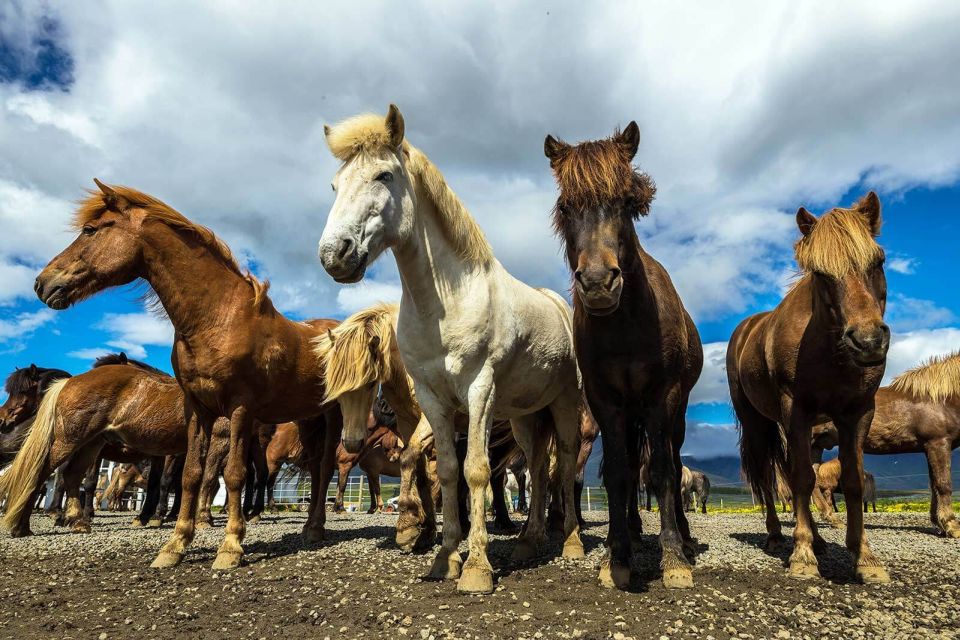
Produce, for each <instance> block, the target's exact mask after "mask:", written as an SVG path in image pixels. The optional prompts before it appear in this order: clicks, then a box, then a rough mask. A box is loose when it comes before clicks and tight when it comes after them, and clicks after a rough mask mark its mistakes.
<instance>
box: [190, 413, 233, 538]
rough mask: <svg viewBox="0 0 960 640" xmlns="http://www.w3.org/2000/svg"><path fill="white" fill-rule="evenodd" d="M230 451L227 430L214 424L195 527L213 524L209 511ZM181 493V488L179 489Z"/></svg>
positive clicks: (204, 466)
mask: <svg viewBox="0 0 960 640" xmlns="http://www.w3.org/2000/svg"><path fill="white" fill-rule="evenodd" d="M229 451H230V435H229V431H228V430H225V429H223V428H222V427H221V426H220V425H215V426H214V428H213V433H212V434H211V440H210V446H209V448H208V450H207V455H206V459H205V460H204V463H203V479H202V480H201V481H200V489H199V493H198V496H197V513H196V528H197V529H207V528H210V527H212V526H213V514H212V513H211V511H210V508H211V506H212V505H213V501H214V499H216V497H217V493H219V492H220V474H221V473H222V472H223V467H224V464H225V461H226V459H227V454H228V453H229ZM181 495H182V490H181Z"/></svg>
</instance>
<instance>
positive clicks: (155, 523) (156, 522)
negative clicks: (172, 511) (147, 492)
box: [147, 518, 163, 527]
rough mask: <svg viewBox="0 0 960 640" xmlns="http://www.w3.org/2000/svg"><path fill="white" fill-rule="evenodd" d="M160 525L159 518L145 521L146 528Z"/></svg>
mask: <svg viewBox="0 0 960 640" xmlns="http://www.w3.org/2000/svg"><path fill="white" fill-rule="evenodd" d="M161 524H163V523H162V522H161V521H160V518H151V519H150V520H148V521H147V526H148V527H159V526H160V525H161Z"/></svg>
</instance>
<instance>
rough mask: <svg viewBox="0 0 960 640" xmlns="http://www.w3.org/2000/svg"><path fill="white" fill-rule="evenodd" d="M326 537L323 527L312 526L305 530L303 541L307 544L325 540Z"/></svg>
mask: <svg viewBox="0 0 960 640" xmlns="http://www.w3.org/2000/svg"><path fill="white" fill-rule="evenodd" d="M325 537H326V535H325V533H324V531H323V527H311V528H310V529H304V530H303V541H304V542H306V543H307V544H316V543H318V542H323V540H324V538H325Z"/></svg>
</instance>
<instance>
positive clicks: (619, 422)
mask: <svg viewBox="0 0 960 640" xmlns="http://www.w3.org/2000/svg"><path fill="white" fill-rule="evenodd" d="M588 398H589V399H590V409H591V411H592V412H593V416H594V418H595V419H596V421H597V424H598V425H599V426H600V439H601V443H602V445H603V486H604V487H605V488H606V490H607V505H608V506H607V509H608V512H609V518H610V526H609V529H608V532H607V540H606V547H607V550H606V554H605V555H604V557H603V560H602V561H601V564H600V576H599V580H600V586H602V587H606V588H608V589H611V588H617V589H626V588H627V587H628V586H630V552H631V546H630V535H629V526H628V518H627V509H628V506H627V505H628V504H629V503H630V496H629V493H630V487H631V481H630V475H632V472H631V466H636V462H634V463H631V462H630V457H631V456H637V455H638V454H639V451H635V450H631V449H630V448H629V447H628V444H627V441H628V435H627V429H628V427H629V428H635V425H636V420H633V419H632V417H628V416H627V414H626V412H625V411H624V409H623V408H621V407H618V406H617V405H616V404H615V403H614V402H612V401H609V400H607V399H605V398H602V397H599V396H596V395H595V394H593V393H589V394H588ZM635 437H636V436H635ZM633 486H634V487H635V486H636V485H633Z"/></svg>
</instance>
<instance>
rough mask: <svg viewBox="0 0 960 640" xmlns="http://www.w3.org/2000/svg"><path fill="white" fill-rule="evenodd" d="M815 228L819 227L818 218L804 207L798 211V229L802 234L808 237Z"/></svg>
mask: <svg viewBox="0 0 960 640" xmlns="http://www.w3.org/2000/svg"><path fill="white" fill-rule="evenodd" d="M815 226H817V216H815V215H813V214H812V213H810V212H809V211H807V210H806V209H804V208H803V207H800V208H799V209H797V227H799V228H800V233H802V234H803V235H805V236H808V235H810V232H811V231H813V228H814V227H815Z"/></svg>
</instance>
